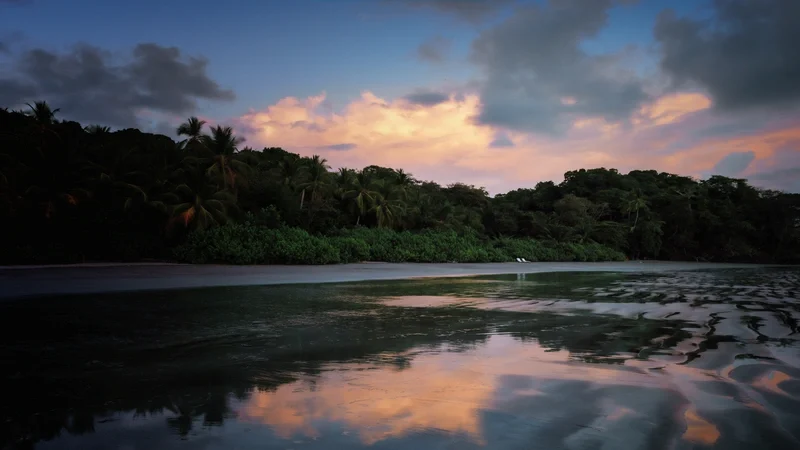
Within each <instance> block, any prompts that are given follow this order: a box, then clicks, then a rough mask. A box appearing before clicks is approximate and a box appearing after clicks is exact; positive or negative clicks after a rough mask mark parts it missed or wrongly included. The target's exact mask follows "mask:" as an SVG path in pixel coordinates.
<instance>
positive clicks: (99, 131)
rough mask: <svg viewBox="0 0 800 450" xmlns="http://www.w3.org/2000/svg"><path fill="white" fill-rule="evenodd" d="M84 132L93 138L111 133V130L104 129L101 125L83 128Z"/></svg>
mask: <svg viewBox="0 0 800 450" xmlns="http://www.w3.org/2000/svg"><path fill="white" fill-rule="evenodd" d="M84 130H86V132H87V133H89V134H93V135H95V136H96V135H100V134H106V133H110V132H111V128H109V127H104V126H102V125H89V126H87V127H86V128H84Z"/></svg>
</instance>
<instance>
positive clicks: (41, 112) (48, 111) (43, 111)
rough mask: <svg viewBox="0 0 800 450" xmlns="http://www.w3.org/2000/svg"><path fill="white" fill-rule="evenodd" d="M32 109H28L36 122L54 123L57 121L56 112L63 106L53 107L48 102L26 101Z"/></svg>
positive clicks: (42, 123) (43, 123)
mask: <svg viewBox="0 0 800 450" xmlns="http://www.w3.org/2000/svg"><path fill="white" fill-rule="evenodd" d="M26 105H28V108H30V111H28V113H27V114H28V115H29V116H31V117H33V119H34V120H36V122H38V123H39V124H41V125H52V124H53V123H55V122H56V113H57V112H59V111H61V108H56V109H52V108H50V105H48V104H47V102H44V101H42V102H33V104H32V105H31V104H30V103H26Z"/></svg>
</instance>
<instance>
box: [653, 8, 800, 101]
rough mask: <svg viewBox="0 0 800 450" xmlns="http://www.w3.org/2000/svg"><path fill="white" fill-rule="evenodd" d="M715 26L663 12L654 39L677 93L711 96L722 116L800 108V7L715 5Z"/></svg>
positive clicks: (662, 62)
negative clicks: (693, 89)
mask: <svg viewBox="0 0 800 450" xmlns="http://www.w3.org/2000/svg"><path fill="white" fill-rule="evenodd" d="M712 4H713V8H714V11H715V18H714V19H713V20H706V21H699V20H694V19H689V18H682V17H678V16H677V15H676V14H675V13H674V12H672V11H666V12H663V13H662V14H661V15H660V16H659V17H658V20H657V22H656V26H655V30H654V34H655V37H656V39H657V41H658V42H659V43H660V46H661V50H662V57H661V69H662V70H663V71H664V72H665V73H666V74H668V75H669V76H671V78H672V81H673V82H674V84H675V86H676V87H677V88H682V87H685V86H690V85H696V86H699V87H702V88H704V89H706V90H707V91H708V93H709V94H710V95H711V98H712V99H713V100H714V106H715V107H716V108H718V109H720V110H741V109H747V108H751V107H768V106H776V105H785V106H791V105H796V104H797V101H798V100H800V55H799V54H798V51H797V42H800V27H798V25H797V17H800V2H797V1H793V0H755V1H747V0H714V1H713V3H712Z"/></svg>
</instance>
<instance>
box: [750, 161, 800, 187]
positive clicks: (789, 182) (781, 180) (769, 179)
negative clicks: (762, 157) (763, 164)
mask: <svg viewBox="0 0 800 450" xmlns="http://www.w3.org/2000/svg"><path fill="white" fill-rule="evenodd" d="M797 159H798V160H797V161H796V163H797V164H798V166H796V167H792V168H789V169H780V170H774V171H771V172H760V173H755V174H753V175H752V176H751V177H750V179H751V180H752V182H753V184H755V185H758V186H766V187H770V188H772V189H780V190H783V191H787V192H798V193H800V158H797Z"/></svg>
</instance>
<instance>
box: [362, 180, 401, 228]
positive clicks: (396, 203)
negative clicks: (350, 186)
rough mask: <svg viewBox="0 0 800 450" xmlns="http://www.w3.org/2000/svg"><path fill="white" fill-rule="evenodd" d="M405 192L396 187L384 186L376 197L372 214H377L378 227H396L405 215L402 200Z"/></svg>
mask: <svg viewBox="0 0 800 450" xmlns="http://www.w3.org/2000/svg"><path fill="white" fill-rule="evenodd" d="M402 196H403V191H402V190H401V189H399V188H398V187H397V186H396V185H392V184H382V185H381V186H380V192H379V193H378V195H376V196H375V197H374V200H373V204H372V208H371V209H370V211H371V212H374V213H375V218H376V219H377V220H378V226H379V227H381V228H391V227H393V226H395V225H396V224H397V223H398V222H399V221H400V219H402V217H403V215H404V214H405V204H404V203H403V200H402Z"/></svg>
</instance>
